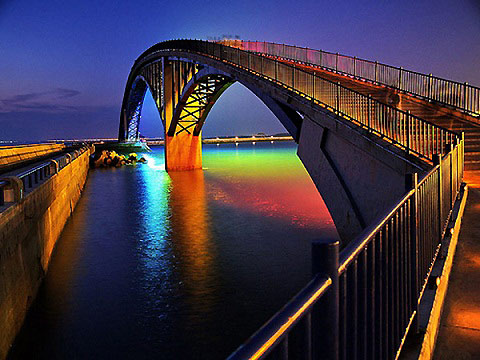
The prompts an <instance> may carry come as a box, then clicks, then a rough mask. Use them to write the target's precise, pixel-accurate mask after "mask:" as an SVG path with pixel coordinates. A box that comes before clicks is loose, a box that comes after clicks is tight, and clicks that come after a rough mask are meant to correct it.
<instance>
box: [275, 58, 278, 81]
mask: <svg viewBox="0 0 480 360" xmlns="http://www.w3.org/2000/svg"><path fill="white" fill-rule="evenodd" d="M275 81H278V61H277V59H275Z"/></svg>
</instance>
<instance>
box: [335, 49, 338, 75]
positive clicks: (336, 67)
mask: <svg viewBox="0 0 480 360" xmlns="http://www.w3.org/2000/svg"><path fill="white" fill-rule="evenodd" d="M335 72H338V53H337V56H336V57H335Z"/></svg>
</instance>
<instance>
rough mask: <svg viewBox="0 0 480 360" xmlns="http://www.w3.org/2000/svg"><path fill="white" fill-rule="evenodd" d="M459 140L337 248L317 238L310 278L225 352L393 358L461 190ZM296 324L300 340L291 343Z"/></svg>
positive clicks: (233, 358) (413, 319) (236, 358)
mask: <svg viewBox="0 0 480 360" xmlns="http://www.w3.org/2000/svg"><path fill="white" fill-rule="evenodd" d="M463 148H464V141H463V140H461V141H460V142H459V144H458V145H456V146H455V148H454V149H453V150H452V151H450V152H449V153H448V154H447V155H445V156H443V157H440V156H435V162H436V165H435V166H434V167H433V169H432V170H431V171H430V172H429V173H428V174H427V175H426V176H425V177H424V178H423V179H422V180H421V181H418V178H417V174H412V175H411V176H409V177H407V181H406V184H407V186H408V188H409V189H408V191H407V193H406V194H405V196H404V197H403V198H402V199H401V200H400V201H399V202H398V204H396V205H395V206H394V207H393V208H392V209H391V210H390V211H389V212H388V213H387V214H386V216H385V217H383V218H382V219H381V220H379V221H378V222H377V223H376V224H374V225H373V226H371V227H370V228H368V229H366V230H365V231H364V233H363V234H361V235H360V236H359V237H358V238H357V239H356V240H354V241H353V242H351V243H350V244H349V245H347V247H346V248H345V249H343V250H342V252H341V253H340V255H339V254H338V242H331V243H327V244H314V245H315V246H314V247H313V251H312V260H313V262H314V263H315V262H316V263H317V264H318V265H316V266H315V265H314V267H313V269H314V274H315V277H314V279H313V280H312V281H311V282H310V283H309V284H308V285H307V287H306V288H304V289H303V290H302V291H301V292H300V293H299V294H298V295H297V296H296V297H295V298H294V299H293V300H292V301H290V302H289V303H288V304H287V305H286V306H285V307H284V308H283V309H282V310H281V311H280V312H278V313H277V314H276V315H275V316H274V317H273V318H272V319H270V320H269V321H268V322H267V323H266V324H265V325H264V326H263V327H262V328H261V329H260V330H259V331H258V332H257V333H255V334H254V335H253V336H252V337H251V338H250V339H248V340H247V341H246V342H245V343H244V344H243V345H242V346H241V347H240V348H239V349H238V350H237V351H235V352H234V353H233V354H232V355H230V357H229V360H241V359H242V360H243V359H264V358H267V357H268V356H270V355H272V358H282V359H288V358H289V355H295V356H294V357H295V358H304V359H316V358H325V359H374V358H376V359H395V358H397V356H398V354H399V353H400V350H401V348H402V345H403V342H404V339H405V337H406V334H407V332H408V331H409V329H410V328H412V327H413V328H415V327H417V328H418V317H417V315H418V307H419V303H420V301H421V299H422V296H423V293H424V290H425V288H426V286H427V283H428V278H429V275H430V272H431V270H432V267H433V264H434V262H435V260H436V257H437V255H438V253H439V249H440V245H441V240H442V237H443V235H444V234H445V232H446V230H447V224H448V221H449V218H450V214H451V210H452V207H453V204H454V202H455V200H456V198H457V194H458V192H459V191H460V187H461V181H462V178H463ZM319 245H320V246H321V247H319ZM325 245H329V246H330V249H329V248H328V246H325ZM315 247H317V248H319V249H315ZM333 247H334V248H336V249H335V250H334V251H332V248H333ZM322 264H323V265H322ZM332 265H333V269H332ZM335 265H336V266H335ZM319 279H322V280H321V281H320V280H319ZM328 281H329V283H327V282H328ZM335 284H337V285H336V286H335ZM313 289H319V290H318V292H317V293H315V292H314V291H313ZM320 289H321V290H320ZM312 293H315V295H312ZM307 294H308V295H307ZM300 299H302V300H300ZM322 301H323V302H322ZM312 316H314V319H315V320H314V322H313V323H312ZM315 316H316V317H315ZM287 320H289V321H287ZM301 321H303V322H301ZM301 323H303V324H304V325H303V326H301V327H300V326H298V324H301ZM323 329H326V330H323ZM299 330H301V331H300V336H301V338H302V339H303V340H300V341H298V339H297V341H296V342H295V345H293V346H291V345H290V343H289V336H290V335H291V334H293V333H294V332H295V331H297V332H298V331H299ZM296 336H297V338H298V336H299V335H298V334H297V335H296Z"/></svg>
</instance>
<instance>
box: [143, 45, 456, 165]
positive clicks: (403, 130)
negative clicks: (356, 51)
mask: <svg viewBox="0 0 480 360" xmlns="http://www.w3.org/2000/svg"><path fill="white" fill-rule="evenodd" d="M153 49H154V50H157V51H162V50H171V49H174V50H175V49H181V50H185V51H193V52H198V53H201V54H202V55H209V56H211V57H214V58H217V59H219V60H221V61H225V62H228V63H230V64H232V65H234V66H238V67H241V68H243V69H244V70H247V71H249V72H252V73H253V74H254V75H256V76H259V77H263V78H266V79H268V80H270V81H272V82H273V83H275V84H277V85H279V86H282V87H285V88H287V89H289V90H291V91H293V92H295V93H297V94H299V95H301V96H303V97H305V98H306V99H308V100H311V101H312V103H315V104H317V105H320V106H322V107H324V108H326V109H327V110H329V111H331V112H333V113H335V114H337V115H339V116H342V117H343V118H346V119H347V120H349V121H351V122H353V123H355V124H357V125H359V126H361V127H363V128H365V129H367V130H368V131H370V132H372V133H374V134H376V135H378V136H380V137H382V138H383V139H385V140H387V141H389V142H391V143H392V144H394V145H396V146H398V147H400V148H401V149H402V150H405V151H406V152H407V153H411V154H414V155H416V156H418V157H420V158H422V159H423V160H425V161H427V162H429V163H433V155H434V154H441V155H444V154H445V149H446V148H447V146H448V145H452V144H453V143H454V140H455V138H456V137H457V136H458V135H457V134H456V133H455V132H453V131H450V130H447V129H444V128H442V127H440V126H438V125H435V124H433V123H431V122H428V121H426V120H423V119H421V118H419V117H417V116H414V115H412V114H410V113H409V112H408V111H403V110H400V109H397V108H395V107H393V106H390V105H387V104H384V103H382V102H380V101H377V100H375V99H373V98H372V97H370V96H366V95H364V94H362V93H360V92H357V91H354V90H351V89H349V88H347V87H345V86H342V85H341V84H340V83H336V82H332V81H329V80H326V79H323V78H321V77H319V76H318V75H316V74H314V73H311V72H308V71H306V70H304V69H300V68H297V67H295V66H294V65H292V64H286V63H283V62H281V61H278V60H276V59H273V58H268V57H265V56H262V55H260V54H256V53H253V52H250V51H244V50H241V49H239V48H233V47H229V46H224V45H222V44H219V43H213V42H207V41H195V40H171V41H166V42H163V43H159V44H157V45H155V46H154V47H153ZM156 55H157V54H156V52H153V53H151V54H150V55H149V57H151V58H154V57H155V56H156ZM140 59H142V57H140V58H139V59H137V62H136V64H135V65H138V64H139V61H141V60H140ZM147 59H148V57H147ZM142 60H146V59H145V58H144V59H142ZM135 65H134V66H135Z"/></svg>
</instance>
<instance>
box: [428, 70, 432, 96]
mask: <svg viewBox="0 0 480 360" xmlns="http://www.w3.org/2000/svg"><path fill="white" fill-rule="evenodd" d="M427 94H428V95H427V99H428V100H431V99H432V74H431V73H430V74H428V90H427Z"/></svg>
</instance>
